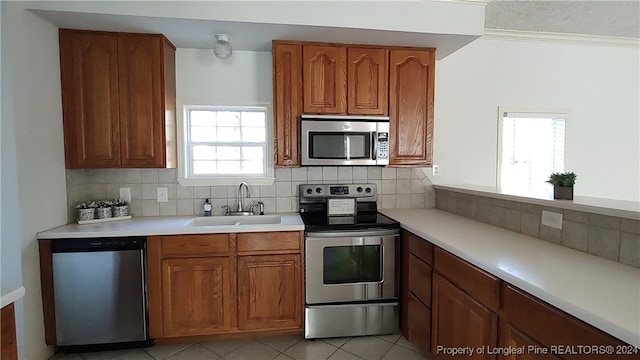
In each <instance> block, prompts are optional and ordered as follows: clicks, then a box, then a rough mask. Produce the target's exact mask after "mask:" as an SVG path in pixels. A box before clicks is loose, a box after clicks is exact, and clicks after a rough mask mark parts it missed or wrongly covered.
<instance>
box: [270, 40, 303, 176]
mask: <svg viewBox="0 0 640 360" xmlns="http://www.w3.org/2000/svg"><path fill="white" fill-rule="evenodd" d="M272 52H273V99H274V100H273V115H274V119H273V124H274V134H275V138H274V147H275V151H276V154H275V165H276V167H289V166H291V167H293V166H300V159H299V157H298V146H299V145H298V125H299V119H300V115H302V45H300V44H286V43H278V42H275V41H274V42H273V51H272Z"/></svg>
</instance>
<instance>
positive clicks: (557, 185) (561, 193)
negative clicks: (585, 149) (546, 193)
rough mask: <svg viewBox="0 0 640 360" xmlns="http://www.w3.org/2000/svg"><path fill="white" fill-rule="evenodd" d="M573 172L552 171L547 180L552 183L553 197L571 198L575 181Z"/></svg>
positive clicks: (560, 198)
mask: <svg viewBox="0 0 640 360" xmlns="http://www.w3.org/2000/svg"><path fill="white" fill-rule="evenodd" d="M576 177H577V176H576V174H575V173H573V172H564V173H553V174H551V175H549V180H547V182H548V183H549V184H552V185H553V198H554V199H559V200H573V184H575V183H576Z"/></svg>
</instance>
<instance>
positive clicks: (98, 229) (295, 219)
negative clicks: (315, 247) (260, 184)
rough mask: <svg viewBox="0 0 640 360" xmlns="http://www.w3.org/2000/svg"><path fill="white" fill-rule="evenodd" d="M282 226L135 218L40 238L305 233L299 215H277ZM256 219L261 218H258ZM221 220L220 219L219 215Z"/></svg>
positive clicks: (71, 228) (50, 232) (75, 227)
mask: <svg viewBox="0 0 640 360" xmlns="http://www.w3.org/2000/svg"><path fill="white" fill-rule="evenodd" d="M276 215H280V216H281V221H280V223H279V224H252V225H241V226H238V225H216V226H192V225H189V223H190V222H191V221H192V220H194V219H196V218H199V217H196V216H148V217H137V216H134V217H132V218H131V219H130V220H119V221H112V222H104V223H97V224H86V225H78V224H70V225H64V226H60V227H57V228H54V229H51V230H47V231H43V232H39V233H38V236H37V237H38V239H75V238H92V237H120V236H152V235H180V234H213V233H229V232H263V231H302V230H304V223H303V222H302V219H301V218H300V215H299V214H298V213H283V214H276ZM254 216H256V217H258V216H260V215H254ZM215 217H216V218H219V217H220V216H215Z"/></svg>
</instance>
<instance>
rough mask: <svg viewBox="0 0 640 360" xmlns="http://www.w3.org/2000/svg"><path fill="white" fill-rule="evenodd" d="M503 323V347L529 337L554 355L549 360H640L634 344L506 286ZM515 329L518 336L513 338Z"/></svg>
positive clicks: (503, 288)
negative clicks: (608, 349) (610, 347)
mask: <svg viewBox="0 0 640 360" xmlns="http://www.w3.org/2000/svg"><path fill="white" fill-rule="evenodd" d="M500 320H501V322H502V323H504V324H505V325H504V327H502V326H501V344H508V343H509V342H510V341H511V342H513V341H514V338H515V339H516V340H515V341H518V340H520V341H521V342H522V338H523V337H524V338H528V339H531V341H535V343H536V344H540V346H543V347H545V348H547V349H549V354H552V355H554V357H550V358H549V359H567V360H601V359H602V360H605V359H626V360H630V359H633V360H639V359H640V353H639V352H636V351H635V350H633V349H634V347H632V346H631V345H628V344H625V343H624V342H622V341H620V340H618V339H616V338H614V337H613V336H611V335H609V334H606V333H604V332H603V331H601V330H599V329H596V328H595V327H593V326H591V325H589V324H587V323H585V322H583V321H582V320H580V319H577V318H575V317H573V316H571V315H569V314H567V313H565V312H563V311H561V310H559V309H557V308H555V307H553V306H551V305H549V304H547V303H545V302H543V301H541V300H540V299H537V298H535V297H533V296H531V295H529V294H527V293H525V292H524V291H522V290H520V289H518V288H516V287H514V286H512V285H510V284H506V283H503V286H502V307H501V312H500ZM501 325H502V324H501ZM503 328H504V329H506V330H503ZM514 329H517V332H518V333H519V334H516V335H515V336H514V335H510V333H511V334H514V333H515V332H514ZM503 333H504V334H503ZM505 337H506V338H505ZM606 346H612V349H614V351H613V354H610V355H609V354H606V353H605V352H604V348H605V347H606ZM632 350H633V352H631V353H629V351H632ZM625 351H626V352H625ZM518 359H520V358H518ZM522 359H527V357H523V358H522ZM535 359H538V357H535ZM545 359H546V358H545Z"/></svg>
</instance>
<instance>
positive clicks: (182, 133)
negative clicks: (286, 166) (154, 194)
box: [176, 101, 275, 186]
mask: <svg viewBox="0 0 640 360" xmlns="http://www.w3.org/2000/svg"><path fill="white" fill-rule="evenodd" d="M177 105H178V109H181V110H182V111H178V114H177V115H178V116H177V125H178V126H176V128H177V129H176V130H177V136H178V139H177V140H178V183H180V185H182V186H222V185H227V186H233V185H238V184H239V183H240V182H242V181H244V182H246V183H247V184H249V185H271V184H273V182H274V181H275V177H274V161H273V111H272V107H271V104H270V103H257V104H223V105H220V104H202V103H201V104H193V103H191V102H189V103H187V101H180V102H179V103H178V104H177ZM256 107H262V108H265V109H266V111H265V113H266V119H265V120H266V124H265V131H266V134H265V135H266V143H267V144H266V151H265V154H264V156H265V170H266V171H265V173H266V175H250V174H247V175H210V176H202V175H198V176H191V177H190V176H189V166H190V162H191V159H190V155H189V154H190V152H189V150H188V147H189V143H188V141H187V138H188V136H187V131H188V129H187V127H188V124H187V116H188V115H187V112H188V111H189V110H194V109H195V110H197V109H202V110H217V111H220V110H224V109H229V110H232V111H241V110H242V108H245V109H248V108H256Z"/></svg>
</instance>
